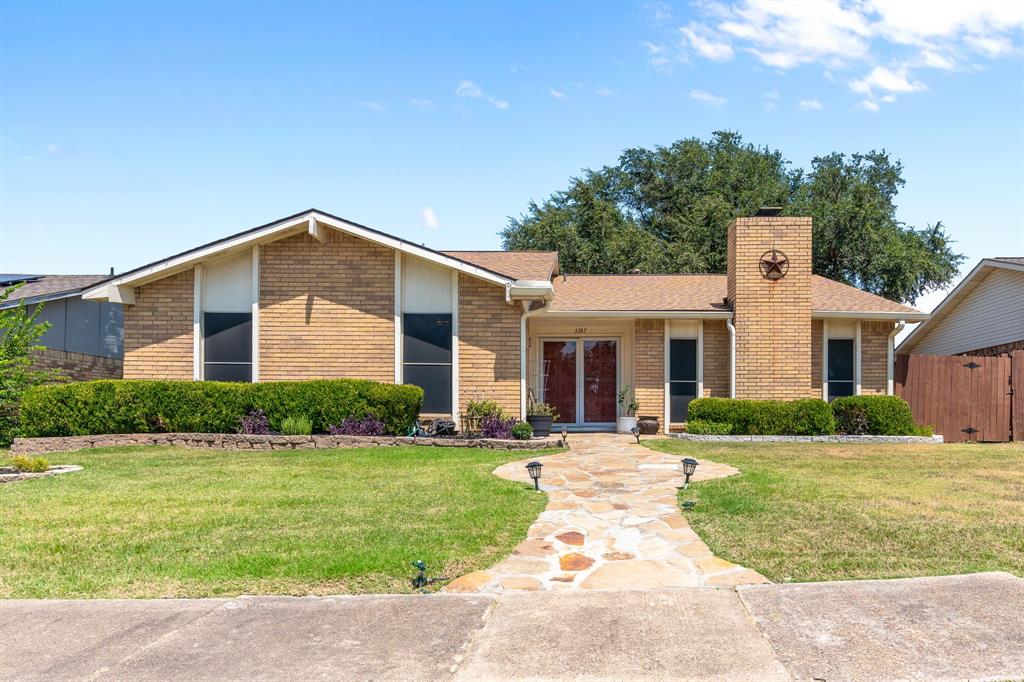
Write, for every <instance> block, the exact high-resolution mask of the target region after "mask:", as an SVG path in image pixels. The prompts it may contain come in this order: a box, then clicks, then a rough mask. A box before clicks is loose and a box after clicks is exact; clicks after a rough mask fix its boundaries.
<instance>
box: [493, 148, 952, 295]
mask: <svg viewBox="0 0 1024 682" xmlns="http://www.w3.org/2000/svg"><path fill="white" fill-rule="evenodd" d="M902 174H903V167H902V165H901V164H900V162H899V161H893V160H891V159H890V158H889V156H888V155H887V154H886V153H885V152H884V151H882V152H876V151H873V152H870V153H868V154H854V155H852V156H850V157H847V156H845V155H843V154H838V153H832V154H829V155H827V156H820V157H816V158H815V159H814V160H813V161H812V162H811V168H810V170H809V171H807V172H805V171H803V170H802V169H799V168H793V167H792V165H791V164H790V163H789V162H788V161H787V160H786V159H785V158H784V157H783V156H782V154H781V152H779V151H778V150H773V149H769V148H767V147H764V148H760V147H755V146H754V145H751V144H748V143H744V141H743V139H742V137H741V136H740V135H739V134H738V133H735V132H717V133H715V134H714V135H713V136H712V138H711V139H710V140H700V139H697V138H689V139H686V140H680V141H678V142H675V143H674V144H672V145H671V146H669V147H656V148H654V149H644V148H636V149H627V150H626V151H624V152H623V153H622V155H621V156H620V157H619V162H618V164H616V165H615V166H605V167H604V168H601V169H600V170H587V171H585V172H584V173H583V174H582V175H581V176H580V177H576V178H573V179H572V180H571V182H570V186H569V188H568V189H566V190H564V191H561V192H556V193H555V194H554V195H552V196H551V197H550V198H548V199H547V200H546V201H544V202H543V203H541V204H538V203H536V202H530V205H529V207H528V209H527V212H526V213H525V214H524V215H522V216H520V217H519V218H510V219H509V224H508V227H506V228H505V229H504V230H503V231H502V233H501V236H502V239H503V242H504V246H505V248H506V249H510V250H525V249H551V250H558V251H559V252H560V254H561V263H562V268H563V269H564V270H565V271H566V272H570V273H624V272H631V271H635V270H639V271H641V272H648V273H667V272H684V273H685V272H724V271H725V266H726V263H725V260H726V229H727V228H728V225H729V222H730V221H731V220H732V219H733V218H735V217H738V216H747V215H752V214H753V212H754V211H755V210H757V209H758V208H760V207H761V206H781V207H783V211H784V212H785V213H786V214H787V215H802V216H812V217H813V218H814V264H813V267H814V271H815V272H817V273H818V274H821V275H824V276H825V277H830V278H832V279H835V280H838V281H840V282H846V283H847V284H852V285H853V286H857V287H860V288H862V289H865V290H867V291H870V292H873V293H876V294H880V295H882V296H886V297H887V298H892V299H895V300H900V301H908V302H911V303H912V302H913V301H914V300H916V299H917V297H918V296H920V295H921V294H923V293H925V292H927V291H930V290H932V289H935V288H938V287H941V286H943V285H945V284H948V283H949V281H950V280H951V279H952V278H953V277H954V276H955V275H956V273H957V266H958V265H959V264H960V263H961V262H962V260H963V257H962V256H961V255H959V254H957V253H955V252H954V251H953V249H952V247H951V241H950V240H949V238H948V237H947V235H946V233H945V230H944V229H943V227H942V223H941V222H937V223H935V225H932V226H928V227H926V228H924V229H920V230H919V229H914V228H913V227H910V226H907V225H905V224H904V223H902V222H900V221H899V220H898V219H897V217H896V204H895V201H894V200H895V197H896V194H897V192H898V191H899V189H900V187H902V186H903V184H904V180H903V177H902Z"/></svg>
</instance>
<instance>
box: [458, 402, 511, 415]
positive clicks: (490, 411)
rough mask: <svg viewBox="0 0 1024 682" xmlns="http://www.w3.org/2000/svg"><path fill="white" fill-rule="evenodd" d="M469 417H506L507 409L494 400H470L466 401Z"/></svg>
mask: <svg viewBox="0 0 1024 682" xmlns="http://www.w3.org/2000/svg"><path fill="white" fill-rule="evenodd" d="M466 416H467V417H479V418H481V419H482V418H484V417H499V418H501V419H504V418H505V409H504V408H503V407H502V406H501V405H499V404H498V403H497V402H495V401H493V400H470V401H469V402H467V403H466Z"/></svg>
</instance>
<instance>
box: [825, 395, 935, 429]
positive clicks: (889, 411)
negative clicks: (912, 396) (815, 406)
mask: <svg viewBox="0 0 1024 682" xmlns="http://www.w3.org/2000/svg"><path fill="white" fill-rule="evenodd" d="M832 413H833V414H835V417H836V427H837V428H838V429H839V432H840V433H845V434H850V435H854V436H860V435H865V434H870V435H872V436H917V435H921V434H922V433H924V432H925V431H927V430H928V429H922V428H919V427H918V426H917V425H915V424H914V417H913V415H912V414H911V413H910V405H908V404H907V401H906V400H904V399H903V398H900V397H898V396H894V395H854V396H847V397H845V398H836V399H835V400H833V401H832Z"/></svg>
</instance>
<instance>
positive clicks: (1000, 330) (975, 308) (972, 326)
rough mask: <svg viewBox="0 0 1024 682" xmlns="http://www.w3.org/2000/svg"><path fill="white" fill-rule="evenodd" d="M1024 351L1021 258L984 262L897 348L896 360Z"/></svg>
mask: <svg viewBox="0 0 1024 682" xmlns="http://www.w3.org/2000/svg"><path fill="white" fill-rule="evenodd" d="M1014 350H1024V257H1022V258H986V259H985V260H983V261H981V262H980V263H978V265H977V266H975V268H974V269H973V270H971V271H970V272H969V273H968V274H967V276H966V277H964V279H963V281H961V282H960V284H958V285H957V286H956V288H955V289H953V291H951V292H950V293H949V295H948V296H946V298H944V299H943V300H942V303H940V304H939V305H938V306H936V308H935V310H934V311H932V317H931V319H929V320H928V321H927V322H923V323H921V324H919V325H917V328H916V329H914V331H913V332H911V333H910V334H909V335H907V338H905V339H904V340H903V342H902V343H900V345H899V348H898V349H897V353H899V354H900V355H910V354H914V355H989V356H991V355H1001V354H1003V353H1009V352H1010V351H1014Z"/></svg>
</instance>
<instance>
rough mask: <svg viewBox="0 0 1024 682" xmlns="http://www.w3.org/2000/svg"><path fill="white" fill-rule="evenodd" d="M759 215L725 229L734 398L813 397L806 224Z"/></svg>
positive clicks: (775, 214)
mask: <svg viewBox="0 0 1024 682" xmlns="http://www.w3.org/2000/svg"><path fill="white" fill-rule="evenodd" d="M779 212H780V211H779V210H778V209H762V210H761V211H758V213H757V215H755V216H754V217H751V218H737V219H735V220H733V222H732V223H731V224H730V225H729V237H728V274H729V278H728V279H729V288H728V294H729V303H730V304H731V305H732V309H733V324H734V325H735V327H736V370H735V371H736V397H737V398H756V399H778V400H792V399H796V398H808V397H816V396H819V395H820V393H821V391H820V388H819V389H818V390H817V391H815V388H814V378H813V377H812V372H811V219H810V218H797V217H789V216H780V215H778V214H779Z"/></svg>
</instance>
